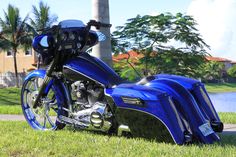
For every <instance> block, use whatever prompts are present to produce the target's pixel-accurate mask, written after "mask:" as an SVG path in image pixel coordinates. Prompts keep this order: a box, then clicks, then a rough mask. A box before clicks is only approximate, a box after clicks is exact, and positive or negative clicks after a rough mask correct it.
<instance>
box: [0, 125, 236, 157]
mask: <svg viewBox="0 0 236 157" xmlns="http://www.w3.org/2000/svg"><path fill="white" fill-rule="evenodd" d="M0 126H1V127H0V134H1V136H0V156H1V157H5V156H6V157H7V156H14V157H18V156H24V157H27V156H29V157H31V156H34V157H41V156H63V157H64V156H65V157H66V156H81V157H84V156H96V157H100V156H101V157H110V156H114V157H116V156H119V157H121V156H125V157H126V156H131V157H132V156H135V157H136V156H145V157H146V156H167V157H168V156H170V157H173V156H183V157H191V156H192V157H195V156H208V157H211V156H214V157H217V156H219V157H221V156H236V149H235V148H236V136H233V135H222V137H221V138H222V140H221V142H218V143H214V144H213V145H203V144H193V145H185V146H179V145H176V144H169V143H158V142H154V141H148V140H145V139H138V138H130V139H127V138H125V137H117V136H111V137H110V136H107V135H101V134H95V133H92V132H86V131H75V132H72V131H71V130H68V129H65V130H62V131H56V132H53V131H46V132H41V131H34V130H32V129H31V128H29V126H28V124H26V122H6V121H0Z"/></svg>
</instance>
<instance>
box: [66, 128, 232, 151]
mask: <svg viewBox="0 0 236 157" xmlns="http://www.w3.org/2000/svg"><path fill="white" fill-rule="evenodd" d="M67 129H68V130H69V131H72V132H83V133H89V134H94V135H99V136H104V137H108V138H111V137H122V138H126V139H140V140H144V141H147V142H156V143H160V144H161V143H164V144H170V145H176V144H175V143H174V142H173V140H167V139H169V138H167V137H163V138H162V139H160V138H158V139H155V138H146V137H141V136H132V135H131V134H130V133H128V132H127V133H123V134H122V135H121V136H118V135H117V134H108V133H105V132H101V131H94V130H89V131H88V130H81V129H78V128H74V127H70V126H68V127H67ZM219 136H220V139H221V140H220V141H219V142H215V143H214V144H213V146H220V147H227V146H234V147H236V131H224V132H223V133H219ZM205 145H206V144H203V143H199V142H191V143H186V144H184V146H186V147H192V146H198V147H204V146H205Z"/></svg>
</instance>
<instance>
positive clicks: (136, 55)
mask: <svg viewBox="0 0 236 157" xmlns="http://www.w3.org/2000/svg"><path fill="white" fill-rule="evenodd" d="M128 54H129V55H130V59H135V60H138V59H140V58H142V57H143V54H141V53H138V52H136V51H133V50H130V51H128ZM128 54H126V53H123V54H118V55H113V56H112V60H113V61H114V62H119V61H120V60H123V59H127V58H128ZM206 60H207V61H216V62H229V63H231V64H236V61H232V60H229V59H226V58H221V57H212V56H206Z"/></svg>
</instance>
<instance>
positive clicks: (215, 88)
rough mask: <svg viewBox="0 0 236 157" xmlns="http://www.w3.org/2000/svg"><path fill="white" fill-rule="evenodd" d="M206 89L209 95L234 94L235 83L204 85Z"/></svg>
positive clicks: (235, 90) (235, 89)
mask: <svg viewBox="0 0 236 157" xmlns="http://www.w3.org/2000/svg"><path fill="white" fill-rule="evenodd" d="M205 85H206V89H207V91H208V92H211V93H221V92H236V83H219V84H216V83H206V84H205Z"/></svg>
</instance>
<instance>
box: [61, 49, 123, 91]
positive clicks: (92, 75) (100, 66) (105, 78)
mask: <svg viewBox="0 0 236 157" xmlns="http://www.w3.org/2000/svg"><path fill="white" fill-rule="evenodd" d="M63 74H64V75H65V77H66V78H67V79H69V80H72V81H76V80H91V81H95V82H97V83H99V84H101V85H102V86H104V87H112V86H113V85H117V84H120V83H121V81H122V79H121V78H120V77H119V76H118V75H117V74H116V73H115V71H114V70H112V69H111V68H110V67H109V66H108V65H106V64H105V63H104V62H103V61H101V60H100V59H98V58H95V57H92V56H90V55H89V54H88V53H82V54H81V55H80V56H78V57H76V58H73V59H69V60H67V61H66V63H65V64H64V66H63Z"/></svg>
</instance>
